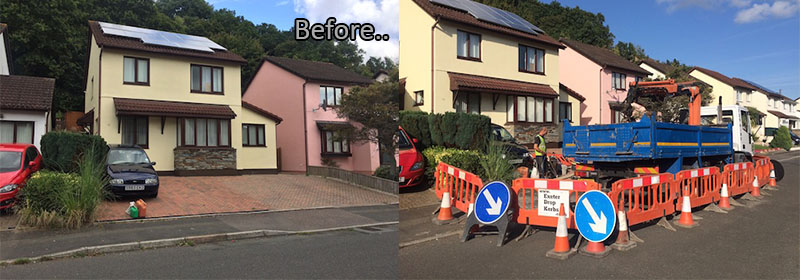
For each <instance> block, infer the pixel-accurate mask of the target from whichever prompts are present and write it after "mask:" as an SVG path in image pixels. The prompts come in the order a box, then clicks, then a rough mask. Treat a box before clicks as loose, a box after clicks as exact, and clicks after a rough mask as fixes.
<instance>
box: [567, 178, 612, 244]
mask: <svg viewBox="0 0 800 280" xmlns="http://www.w3.org/2000/svg"><path fill="white" fill-rule="evenodd" d="M616 223H617V214H616V211H614V205H613V204H612V203H611V199H609V198H608V196H607V195H606V194H605V193H603V192H601V191H596V190H592V191H588V192H586V193H584V194H583V195H581V197H580V198H578V202H577V203H576V204H575V225H576V226H577V227H578V231H579V232H580V233H581V235H582V236H583V237H584V238H586V240H589V241H592V242H603V241H605V240H606V239H608V237H609V236H611V233H612V232H613V231H614V224H616Z"/></svg>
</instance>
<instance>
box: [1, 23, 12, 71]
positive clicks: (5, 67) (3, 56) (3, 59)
mask: <svg viewBox="0 0 800 280" xmlns="http://www.w3.org/2000/svg"><path fill="white" fill-rule="evenodd" d="M8 63H9V61H8V57H6V42H5V36H3V33H0V75H9V74H10V72H9V70H8V69H9V68H8Z"/></svg>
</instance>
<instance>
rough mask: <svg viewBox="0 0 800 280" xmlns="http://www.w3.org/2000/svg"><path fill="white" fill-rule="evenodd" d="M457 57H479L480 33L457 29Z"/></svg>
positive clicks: (473, 58)
mask: <svg viewBox="0 0 800 280" xmlns="http://www.w3.org/2000/svg"><path fill="white" fill-rule="evenodd" d="M456 36H457V37H458V38H457V39H458V58H461V59H470V60H478V61H480V59H481V35H478V34H475V33H469V32H466V31H461V30H459V31H458V34H457V35H456Z"/></svg>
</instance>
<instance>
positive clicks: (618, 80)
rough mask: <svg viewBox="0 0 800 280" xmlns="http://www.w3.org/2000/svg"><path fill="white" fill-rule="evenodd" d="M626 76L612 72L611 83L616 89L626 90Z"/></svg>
mask: <svg viewBox="0 0 800 280" xmlns="http://www.w3.org/2000/svg"><path fill="white" fill-rule="evenodd" d="M625 78H626V75H625V74H621V73H617V72H612V73H611V83H612V85H613V88H614V89H625Z"/></svg>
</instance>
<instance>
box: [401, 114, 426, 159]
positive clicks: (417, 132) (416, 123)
mask: <svg viewBox="0 0 800 280" xmlns="http://www.w3.org/2000/svg"><path fill="white" fill-rule="evenodd" d="M400 126H402V127H403V129H404V130H405V131H406V133H408V135H409V136H411V137H412V138H417V140H419V143H418V145H419V148H420V149H421V150H424V149H425V148H427V147H430V146H431V145H432V142H431V131H430V129H429V128H428V113H426V112H417V111H401V112H400Z"/></svg>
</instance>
